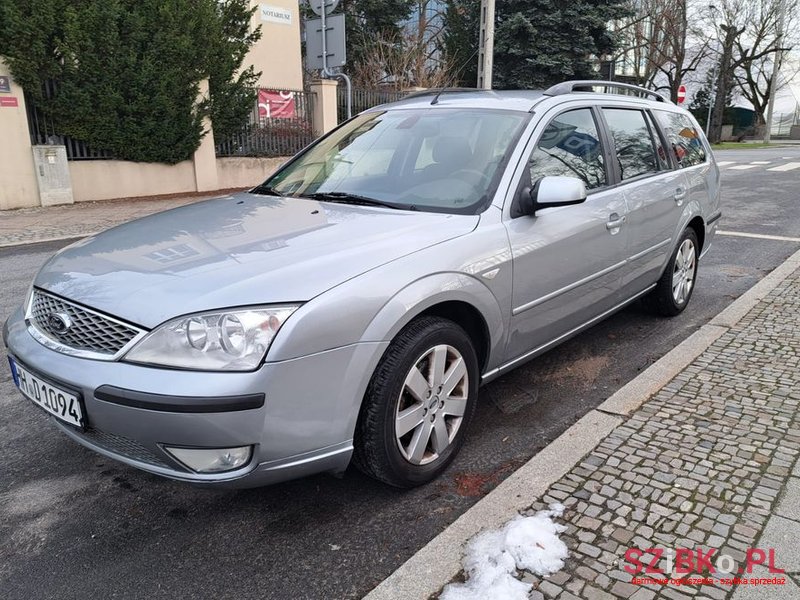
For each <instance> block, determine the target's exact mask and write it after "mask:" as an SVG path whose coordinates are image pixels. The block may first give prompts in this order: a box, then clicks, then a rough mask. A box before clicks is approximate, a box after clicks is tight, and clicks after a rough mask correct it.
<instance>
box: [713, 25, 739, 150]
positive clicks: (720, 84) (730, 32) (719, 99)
mask: <svg viewBox="0 0 800 600" xmlns="http://www.w3.org/2000/svg"><path fill="white" fill-rule="evenodd" d="M721 27H722V30H723V31H724V32H725V39H724V40H723V41H722V57H721V58H720V62H719V72H718V73H717V85H716V87H717V90H716V95H715V97H714V108H713V110H712V112H711V131H710V132H709V136H708V139H709V141H710V142H711V143H712V144H719V143H720V142H721V141H722V125H723V123H722V120H723V117H724V113H725V103H726V100H727V99H728V93H729V92H730V90H731V87H732V85H733V69H731V60H732V57H733V45H734V42H735V41H736V37H737V36H738V35H739V33H740V32H739V31H738V30H737V29H736V27H734V26H732V25H721Z"/></svg>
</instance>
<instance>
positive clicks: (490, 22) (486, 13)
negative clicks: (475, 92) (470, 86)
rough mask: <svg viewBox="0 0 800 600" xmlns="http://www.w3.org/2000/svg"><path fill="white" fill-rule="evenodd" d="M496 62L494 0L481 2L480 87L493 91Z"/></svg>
mask: <svg viewBox="0 0 800 600" xmlns="http://www.w3.org/2000/svg"><path fill="white" fill-rule="evenodd" d="M493 62H494V0H481V29H480V39H479V46H478V87H479V88H481V89H484V90H490V89H492V69H493Z"/></svg>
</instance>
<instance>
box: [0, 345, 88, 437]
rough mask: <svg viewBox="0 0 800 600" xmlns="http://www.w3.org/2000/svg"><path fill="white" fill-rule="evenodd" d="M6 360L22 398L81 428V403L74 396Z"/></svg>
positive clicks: (17, 364) (11, 360)
mask: <svg viewBox="0 0 800 600" xmlns="http://www.w3.org/2000/svg"><path fill="white" fill-rule="evenodd" d="M8 360H9V363H11V375H12V376H13V377H14V383H16V384H17V387H18V388H19V391H20V392H22V394H23V395H24V396H26V397H27V398H29V399H30V400H33V401H34V402H35V403H36V404H38V405H39V406H41V407H42V408H43V409H45V410H46V411H47V412H49V413H50V414H51V415H53V416H54V417H56V418H58V419H60V420H62V421H64V422H65V423H69V424H70V425H74V426H75V427H80V428H83V411H82V410H81V401H80V399H79V398H78V397H77V396H76V395H75V394H72V393H70V392H68V391H66V390H62V389H61V388H59V387H56V386H54V385H51V384H49V383H47V382H46V381H42V379H41V378H39V377H37V376H36V375H33V374H32V373H31V372H30V371H28V370H27V369H25V368H24V367H21V366H20V365H19V363H17V362H16V361H14V360H13V359H11V358H9V359H8Z"/></svg>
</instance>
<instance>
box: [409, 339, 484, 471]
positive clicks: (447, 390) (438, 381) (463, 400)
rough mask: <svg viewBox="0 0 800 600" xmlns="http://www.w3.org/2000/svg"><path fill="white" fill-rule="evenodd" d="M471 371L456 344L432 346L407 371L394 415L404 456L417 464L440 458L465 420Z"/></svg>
mask: <svg viewBox="0 0 800 600" xmlns="http://www.w3.org/2000/svg"><path fill="white" fill-rule="evenodd" d="M468 398H469V373H468V372H467V364H466V361H465V360H464V357H463V356H462V355H461V353H460V352H459V351H458V350H457V349H456V348H454V347H453V346H450V345H447V344H440V345H437V346H434V347H433V348H430V349H429V350H427V351H426V352H424V353H423V354H422V356H420V357H419V358H418V359H417V360H416V361H415V363H414V365H413V366H412V367H411V369H410V370H409V372H408V374H407V375H406V378H405V381H404V383H403V389H402V391H401V392H400V399H399V402H398V404H397V412H396V415H395V436H396V439H397V445H398V447H399V449H400V452H401V454H402V455H403V457H404V458H405V459H406V460H407V461H408V462H410V463H411V464H414V465H425V464H428V463H431V462H433V461H435V460H436V459H437V458H439V457H440V456H441V455H442V453H443V452H444V451H445V450H446V449H447V447H448V446H449V445H450V444H451V443H452V441H453V439H454V438H455V436H456V434H457V433H458V430H459V428H460V427H461V423H462V421H463V417H464V412H465V410H466V407H467V399H468Z"/></svg>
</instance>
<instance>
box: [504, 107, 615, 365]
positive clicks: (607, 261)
mask: <svg viewBox="0 0 800 600" xmlns="http://www.w3.org/2000/svg"><path fill="white" fill-rule="evenodd" d="M573 106H575V105H573ZM603 135H604V134H603V130H602V128H601V127H600V126H599V123H598V114H597V111H596V109H594V108H592V107H590V106H577V107H574V108H569V109H565V108H563V107H562V108H561V109H558V110H554V111H551V112H550V113H548V114H547V115H545V116H544V117H543V119H542V126H541V127H537V129H536V131H535V132H534V135H533V137H532V138H531V140H530V141H529V143H528V147H527V149H526V152H525V156H526V157H527V159H526V162H525V164H524V165H523V167H522V169H523V170H522V174H521V178H520V182H519V186H518V190H519V189H521V188H523V187H526V186H532V185H533V184H535V183H536V181H538V180H539V179H540V178H541V177H544V176H547V175H562V176H571V177H578V178H580V179H582V180H583V181H584V183H585V185H586V188H587V191H588V198H587V200H586V202H584V203H583V204H578V205H574V206H565V207H556V208H546V209H542V210H539V211H538V212H537V213H536V215H535V216H527V215H526V216H520V217H517V218H511V211H509V212H508V213H507V214H506V219H507V220H506V228H507V231H508V236H509V241H510V246H511V253H512V258H513V271H514V276H513V290H512V316H511V324H512V325H511V331H510V336H509V339H508V345H507V352H506V357H507V359H508V360H512V361H513V360H514V359H515V358H518V357H522V356H526V355H530V354H531V353H532V351H533V352H535V351H538V350H544V349H545V348H546V347H547V346H549V345H550V343H551V342H554V341H557V340H559V339H560V338H562V337H564V336H566V335H568V334H570V333H571V332H572V331H573V330H575V329H576V328H578V327H580V326H581V325H583V324H585V323H587V322H588V321H591V320H592V319H594V318H596V317H597V316H599V315H601V314H603V313H604V312H607V311H608V310H609V309H611V308H612V307H614V306H615V305H616V304H617V303H618V302H619V301H620V296H619V285H620V268H621V267H622V266H623V265H624V260H625V255H626V251H627V250H626V235H625V232H624V223H625V218H626V214H627V209H626V205H625V198H624V196H623V193H622V191H621V190H620V189H619V188H614V187H611V186H610V181H611V179H610V177H609V172H608V163H609V155H608V153H607V142H606V140H605V139H604V137H603ZM514 201H515V202H516V201H517V199H516V198H515V200H514Z"/></svg>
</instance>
